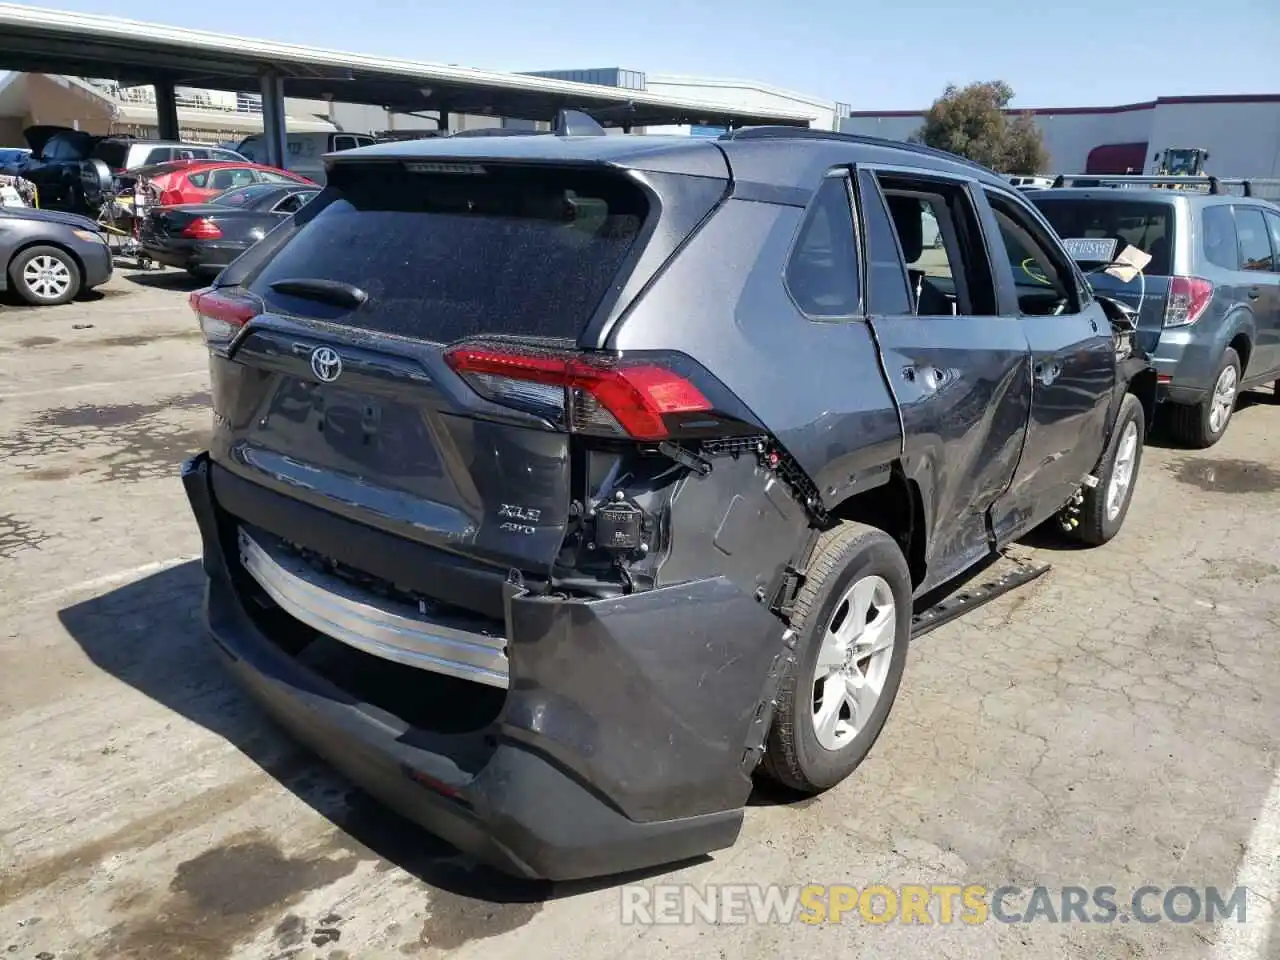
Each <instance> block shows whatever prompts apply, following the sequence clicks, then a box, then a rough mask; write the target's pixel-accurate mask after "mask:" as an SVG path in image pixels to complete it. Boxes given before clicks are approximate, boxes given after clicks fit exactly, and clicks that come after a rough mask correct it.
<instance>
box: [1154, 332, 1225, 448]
mask: <svg viewBox="0 0 1280 960" xmlns="http://www.w3.org/2000/svg"><path fill="white" fill-rule="evenodd" d="M1240 374H1241V369H1240V356H1239V355H1238V354H1237V353H1236V352H1235V350H1234V349H1232V348H1231V347H1227V349H1226V350H1225V351H1224V352H1223V354H1222V360H1221V361H1220V362H1219V363H1218V370H1217V372H1216V373H1215V374H1214V377H1213V386H1212V387H1211V388H1210V390H1209V395H1208V396H1207V397H1205V398H1204V399H1203V400H1201V401H1200V402H1199V403H1196V404H1181V403H1176V404H1171V405H1170V412H1171V416H1170V419H1169V430H1170V432H1171V433H1172V434H1173V438H1174V439H1175V440H1177V441H1178V443H1180V444H1182V445H1183V446H1186V447H1191V448H1193V449H1196V450H1204V449H1207V448H1208V447H1212V446H1213V445H1214V444H1215V443H1217V442H1218V441H1219V440H1221V439H1222V438H1223V436H1224V435H1225V434H1226V432H1227V426H1228V425H1229V424H1230V423H1231V415H1232V413H1233V412H1234V411H1235V405H1236V399H1237V398H1238V397H1239V395H1240Z"/></svg>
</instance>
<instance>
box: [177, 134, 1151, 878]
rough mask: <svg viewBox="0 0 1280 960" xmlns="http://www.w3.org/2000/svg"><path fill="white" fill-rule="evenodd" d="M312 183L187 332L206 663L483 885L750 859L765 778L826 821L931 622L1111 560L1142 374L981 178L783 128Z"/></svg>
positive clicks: (476, 150) (343, 172)
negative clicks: (207, 440)
mask: <svg viewBox="0 0 1280 960" xmlns="http://www.w3.org/2000/svg"><path fill="white" fill-rule="evenodd" d="M326 162H327V164H328V178H327V180H328V182H327V186H326V187H325V189H324V191H323V193H321V194H320V195H319V196H318V197H317V198H316V199H315V200H314V201H313V202H311V203H310V204H308V205H307V206H306V207H305V208H304V209H302V210H301V211H300V212H298V213H297V214H296V215H294V216H293V217H292V218H291V219H290V220H289V221H288V222H286V223H285V224H283V225H282V226H281V227H279V228H278V229H276V230H274V231H272V232H271V233H270V234H268V235H267V237H266V238H265V239H264V240H262V241H261V242H260V243H259V244H257V245H256V246H254V247H253V248H251V249H250V250H249V252H248V253H246V254H245V255H244V256H242V257H241V258H240V259H239V260H237V261H236V262H235V263H233V264H232V265H231V266H230V267H229V268H227V269H226V270H225V271H224V272H223V273H222V274H221V275H220V277H219V278H218V280H217V282H216V283H215V285H214V286H213V287H210V288H207V289H205V290H201V291H197V292H196V293H195V294H193V295H192V306H193V307H194V309H195V312H196V313H197V314H198V317H199V322H200V324H201V327H202V329H203V331H204V335H205V338H206V340H207V343H208V347H209V351H210V353H211V358H212V359H211V376H212V396H213V405H214V417H215V430H214V434H213V440H212V442H211V446H210V449H209V451H208V452H207V453H203V454H200V455H199V456H197V457H195V458H193V459H192V460H191V461H189V462H188V463H187V464H185V465H184V468H183V481H184V484H185V487H186V491H187V494H188V497H189V499H190V502H191V506H192V508H193V510H194V513H195V516H196V519H197V520H198V522H199V526H200V531H201V533H202V536H203V544H204V566H205V570H206V571H207V574H208V578H209V579H208V594H207V603H206V613H207V619H208V626H209V630H210V632H211V634H212V636H213V639H214V641H215V642H216V644H217V645H218V646H219V647H220V648H221V649H222V651H223V652H224V653H225V654H226V658H227V661H228V663H229V664H230V666H231V668H232V669H233V671H234V672H235V673H236V674H237V675H238V676H239V678H240V679H241V680H242V681H243V683H244V684H245V685H246V686H247V687H248V688H249V689H250V690H251V691H252V693H253V694H254V695H255V696H256V698H257V699H258V700H260V701H261V702H262V703H263V704H264V706H265V707H266V708H267V709H268V711H269V712H270V713H271V714H272V715H273V716H274V717H275V718H276V719H277V720H278V721H279V722H280V723H281V724H282V725H283V726H285V727H286V728H288V729H289V730H290V731H291V732H292V733H293V734H294V735H295V736H296V737H297V738H298V739H300V740H302V741H304V742H305V743H307V744H308V745H309V746H310V747H311V748H313V749H314V750H315V751H316V752H317V753H319V754H321V755H322V756H324V757H325V758H327V759H328V760H329V761H330V762H331V763H332V764H333V765H334V766H335V767H337V768H338V769H340V770H341V771H342V772H344V773H345V774H346V775H347V776H349V777H350V778H351V779H352V780H353V781H355V782H356V783H357V784H359V785H360V786H362V787H363V788H364V789H366V790H368V791H369V792H370V793H372V794H374V795H375V796H377V797H379V798H381V799H382V800H383V801H384V802H385V803H386V804H388V805H389V806H391V807H393V808H394V809H396V810H398V811H399V812H401V813H402V814H404V815H405V816H407V817H409V818H411V819H413V820H415V821H417V822H418V823H419V824H422V825H423V826H425V827H426V828H427V829H429V830H431V831H433V832H435V833H436V834H438V835H440V836H441V837H444V838H445V839H447V840H448V841H449V842H451V843H453V844H454V845H456V846H457V847H459V848H461V849H463V850H466V851H468V852H470V853H472V854H474V855H477V856H478V857H480V858H482V859H484V860H487V861H489V862H491V863H493V864H496V865H497V866H499V867H500V868H502V869H505V870H507V871H510V872H513V873H516V874H519V875H523V876H529V877H544V878H552V879H565V878H574V877H584V876H591V875H601V874H609V873H615V872H620V871H624V870H630V869H636V868H641V867H646V866H650V865H654V864H659V863H664V862H668V861H675V860H679V859H683V858H687V857H690V856H695V855H698V854H702V853H705V852H707V851H710V850H714V849H718V848H722V847H725V846H728V845H730V844H732V843H733V842H734V840H735V838H736V836H737V834H738V831H739V828H740V826H741V823H742V818H743V807H744V804H745V802H746V800H747V797H748V794H749V792H750V790H751V787H752V779H753V776H754V775H756V773H757V771H762V772H763V773H764V774H765V775H767V776H769V777H771V778H773V779H774V780H776V781H779V782H780V783H781V784H783V785H785V786H786V787H788V788H791V789H793V790H796V791H801V792H805V793H816V792H819V791H822V790H825V789H827V788H829V787H832V786H833V785H835V784H837V783H839V782H840V781H841V780H842V779H844V778H845V777H846V776H848V775H849V774H850V773H851V772H852V771H853V770H854V769H855V767H857V765H858V764H859V763H860V761H861V760H862V759H863V757H864V756H865V755H866V754H867V752H868V750H869V749H870V748H871V746H872V744H873V743H874V741H875V740H876V738H877V736H878V735H879V734H880V731H881V729H882V728H883V726H884V724H885V720H886V718H887V716H888V714H889V711H890V708H891V706H892V704H893V701H894V697H895V695H896V693H897V691H898V687H899V684H900V683H901V681H902V676H903V668H904V665H905V663H906V660H907V647H908V641H909V640H910V638H911V636H912V634H913V632H915V633H919V632H921V631H920V625H921V623H923V622H924V621H925V620H927V619H928V610H927V609H926V610H924V611H923V612H922V611H921V610H916V609H913V608H915V607H917V606H918V605H920V604H922V600H921V598H924V597H927V596H930V595H934V594H938V593H939V592H940V591H941V592H945V590H946V587H947V585H948V584H952V583H956V582H963V578H964V577H965V576H967V575H970V574H972V572H973V571H974V570H976V569H978V568H980V567H981V566H983V565H984V564H985V563H986V562H987V561H988V560H989V559H990V558H991V557H992V556H993V555H995V554H997V553H998V552H999V551H1000V550H1002V549H1003V548H1004V547H1005V546H1006V545H1007V544H1009V543H1011V542H1012V541H1014V540H1015V539H1017V538H1019V537H1021V536H1023V535H1024V534H1025V533H1027V532H1028V531H1030V530H1031V529H1032V528H1034V527H1036V526H1038V525H1040V524H1043V523H1045V522H1046V521H1055V522H1056V523H1057V524H1058V525H1059V526H1060V527H1061V528H1062V529H1064V530H1067V531H1070V532H1071V533H1072V534H1073V535H1074V536H1076V537H1077V538H1079V539H1081V540H1083V541H1085V542H1087V543H1090V544H1099V543H1103V542H1105V541H1107V540H1108V539H1110V538H1111V537H1112V536H1114V535H1115V533H1116V532H1117V531H1118V530H1119V528H1120V526H1121V524H1122V523H1123V521H1124V518H1125V514H1126V512H1127V510H1128V507H1129V502H1130V498H1131V496H1132V494H1133V490H1134V486H1135V483H1136V480H1137V476H1138V468H1139V462H1140V458H1141V454H1142V440H1143V436H1144V433H1145V423H1146V408H1149V405H1150V401H1151V393H1152V391H1153V389H1154V374H1153V373H1152V371H1151V370H1150V368H1149V366H1148V365H1147V364H1146V362H1145V360H1144V359H1142V358H1141V357H1140V356H1137V355H1135V354H1134V353H1133V347H1132V338H1131V333H1132V325H1131V323H1130V322H1129V319H1128V318H1126V316H1125V314H1124V311H1123V309H1121V308H1119V307H1118V306H1117V305H1116V304H1115V303H1113V302H1110V301H1107V300H1106V299H1105V298H1102V297H1099V296H1097V295H1095V294H1094V293H1093V292H1092V291H1091V290H1090V287H1089V285H1088V284H1087V283H1086V281H1085V279H1084V277H1083V276H1082V274H1081V273H1080V271H1079V269H1078V268H1077V267H1076V265H1075V264H1074V263H1073V262H1072V260H1071V259H1070V257H1068V256H1067V254H1066V253H1065V252H1064V250H1063V249H1062V246H1061V244H1060V242H1059V241H1058V239H1057V238H1056V236H1055V234H1054V232H1053V230H1052V229H1051V228H1050V227H1049V226H1048V224H1047V223H1046V221H1045V220H1044V219H1043V218H1042V217H1041V215H1040V214H1038V213H1037V212H1036V210H1035V209H1034V208H1033V207H1032V206H1030V205H1029V204H1028V203H1027V202H1026V200H1025V199H1024V198H1023V197H1022V196H1021V195H1020V194H1018V192H1017V191H1015V190H1014V189H1013V188H1011V187H1010V186H1009V184H1008V183H1006V182H1005V181H1004V180H1002V179H1001V178H999V177H998V176H996V175H995V174H993V173H991V172H990V171H987V170H985V169H983V168H981V167H977V166H974V165H971V164H968V163H966V162H964V161H962V160H959V159H957V158H955V157H951V156H949V155H946V154H941V153H937V152H935V151H930V150H927V149H925V148H921V147H914V146H911V145H906V144H894V143H888V142H884V141H877V140H872V139H867V138H858V137H851V136H841V135H838V134H833V133H826V132H821V131H807V130H795V129H773V128H761V129H755V130H745V131H737V132H734V133H731V134H728V135H726V136H725V137H722V138H721V139H719V140H705V139H691V138H685V137H670V138H668V137H649V136H608V137H606V136H556V135H526V136H509V137H506V136H504V137H498V136H495V137H488V138H457V139H455V138H436V139H431V140H425V141H416V142H408V143H394V144H383V145H379V146H374V147H369V148H365V149H360V150H353V151H347V152H343V153H341V154H336V155H332V156H330V157H329V158H327V160H326ZM933 224H936V228H935V227H934V226H933ZM926 229H929V230H934V229H936V230H937V242H936V245H935V246H930V245H928V244H927V243H926V242H925V231H926ZM1028 263H1032V264H1033V265H1034V267H1035V269H1034V270H1029V269H1026V268H1025V267H1026V264H1028ZM1144 405H1145V408H1144ZM968 596H969V595H968V594H964V593H962V594H960V597H961V600H962V601H963V600H964V599H965V598H966V597H968ZM961 606H963V604H961ZM922 618H924V619H923V620H922ZM935 619H936V618H935Z"/></svg>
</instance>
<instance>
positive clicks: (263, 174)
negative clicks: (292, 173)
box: [254, 170, 298, 183]
mask: <svg viewBox="0 0 1280 960" xmlns="http://www.w3.org/2000/svg"><path fill="white" fill-rule="evenodd" d="M254 173H255V174H257V176H258V181H259V182H260V183H297V182H298V181H297V179H296V178H294V177H286V176H285V175H284V174H283V173H275V172H273V171H271V170H255V171H254Z"/></svg>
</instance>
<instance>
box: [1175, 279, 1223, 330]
mask: <svg viewBox="0 0 1280 960" xmlns="http://www.w3.org/2000/svg"><path fill="white" fill-rule="evenodd" d="M1212 299H1213V284H1212V283H1211V282H1209V281H1208V280H1202V279H1201V278H1200V277H1170V278H1169V299H1168V300H1167V301H1166V303H1165V308H1164V325H1165V326H1166V327H1185V326H1187V325H1188V324H1192V323H1195V322H1196V321H1197V320H1199V319H1200V316H1201V315H1202V314H1203V313H1204V311H1205V308H1206V307H1208V306H1209V301H1210V300H1212Z"/></svg>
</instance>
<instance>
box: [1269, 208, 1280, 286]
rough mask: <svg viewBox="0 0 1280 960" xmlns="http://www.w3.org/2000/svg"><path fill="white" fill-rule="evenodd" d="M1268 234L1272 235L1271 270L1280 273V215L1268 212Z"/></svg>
mask: <svg viewBox="0 0 1280 960" xmlns="http://www.w3.org/2000/svg"><path fill="white" fill-rule="evenodd" d="M1266 217H1267V232H1268V233H1269V234H1271V254H1272V258H1271V269H1272V271H1273V272H1275V273H1280V213H1272V212H1271V211H1270V210H1268V211H1267V212H1266Z"/></svg>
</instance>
